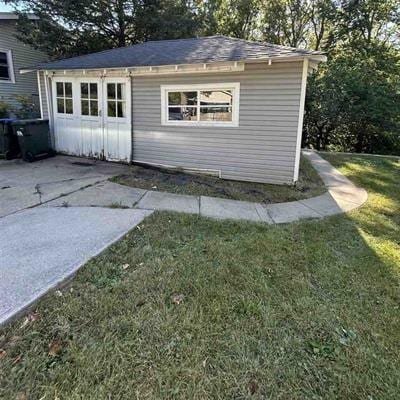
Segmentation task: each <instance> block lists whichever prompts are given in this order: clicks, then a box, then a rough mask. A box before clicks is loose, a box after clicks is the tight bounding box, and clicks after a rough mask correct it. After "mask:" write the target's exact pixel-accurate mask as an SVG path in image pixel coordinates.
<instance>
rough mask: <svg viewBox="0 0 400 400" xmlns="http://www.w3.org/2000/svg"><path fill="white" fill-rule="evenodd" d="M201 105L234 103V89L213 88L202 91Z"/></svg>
mask: <svg viewBox="0 0 400 400" xmlns="http://www.w3.org/2000/svg"><path fill="white" fill-rule="evenodd" d="M200 105H202V106H208V105H210V106H211V105H215V106H218V105H221V106H231V105H232V91H231V90H211V91H202V92H200Z"/></svg>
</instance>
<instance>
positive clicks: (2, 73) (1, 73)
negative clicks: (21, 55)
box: [0, 65, 10, 80]
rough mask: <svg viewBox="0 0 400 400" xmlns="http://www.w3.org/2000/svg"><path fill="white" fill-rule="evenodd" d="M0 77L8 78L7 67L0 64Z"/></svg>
mask: <svg viewBox="0 0 400 400" xmlns="http://www.w3.org/2000/svg"><path fill="white" fill-rule="evenodd" d="M0 79H2V80H9V79H10V75H9V72H8V67H4V66H2V65H0Z"/></svg>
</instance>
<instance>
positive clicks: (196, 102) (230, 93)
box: [161, 83, 240, 126]
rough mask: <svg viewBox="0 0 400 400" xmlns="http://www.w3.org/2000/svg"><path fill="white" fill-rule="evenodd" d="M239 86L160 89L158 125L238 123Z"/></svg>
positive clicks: (231, 84) (228, 84) (196, 86)
mask: <svg viewBox="0 0 400 400" xmlns="http://www.w3.org/2000/svg"><path fill="white" fill-rule="evenodd" d="M239 89H240V86H239V83H224V84H210V85H191V86H190V85H185V86H181V85H179V86H161V103H162V112H161V114H162V115H161V118H162V124H164V125H180V124H189V125H215V126H218V125H225V126H226V125H228V126H238V124H239V109H238V108H239Z"/></svg>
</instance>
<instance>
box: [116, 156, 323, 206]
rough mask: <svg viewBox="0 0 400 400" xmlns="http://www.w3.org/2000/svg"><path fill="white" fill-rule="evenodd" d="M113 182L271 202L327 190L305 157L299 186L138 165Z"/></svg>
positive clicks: (301, 166)
mask: <svg viewBox="0 0 400 400" xmlns="http://www.w3.org/2000/svg"><path fill="white" fill-rule="evenodd" d="M112 181H113V182H116V183H120V184H122V185H127V186H132V187H138V188H142V189H148V190H159V191H165V192H171V193H178V194H191V195H195V196H213V197H222V198H226V199H234V200H245V201H254V202H261V203H267V204H268V203H281V202H285V201H294V200H301V199H306V198H309V197H314V196H318V195H320V194H322V193H324V192H325V191H326V189H325V187H324V184H323V182H322V180H321V178H320V177H319V175H318V173H317V172H316V171H315V169H314V168H313V167H312V165H311V164H310V162H309V161H308V160H307V159H305V158H304V157H302V159H301V164H300V174H299V181H298V182H297V183H296V185H295V186H293V185H270V184H266V183H254V182H240V181H231V180H226V179H220V178H217V177H212V176H207V175H198V174H187V173H184V172H182V171H179V170H161V169H156V168H145V167H140V166H137V165H135V166H132V167H131V168H130V170H129V173H128V174H124V175H120V176H117V177H115V178H112Z"/></svg>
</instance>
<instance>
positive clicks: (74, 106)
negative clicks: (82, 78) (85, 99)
mask: <svg viewBox="0 0 400 400" xmlns="http://www.w3.org/2000/svg"><path fill="white" fill-rule="evenodd" d="M57 83H62V84H63V86H64V91H63V96H62V97H60V96H57ZM66 83H70V84H71V90H72V96H71V97H67V96H65V84H66ZM77 89H78V87H77V86H76V84H75V80H74V79H70V78H60V79H54V105H55V108H54V112H55V114H57V115H59V116H64V117H73V116H74V115H76V110H77V97H76V95H74V93H75V91H76V90H77ZM79 93H80V92H79ZM58 99H63V101H64V111H66V109H67V107H66V100H67V99H68V100H72V113H66V112H63V113H60V112H58V106H57V100H58ZM79 99H80V98H79ZM79 110H80V108H79Z"/></svg>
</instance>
